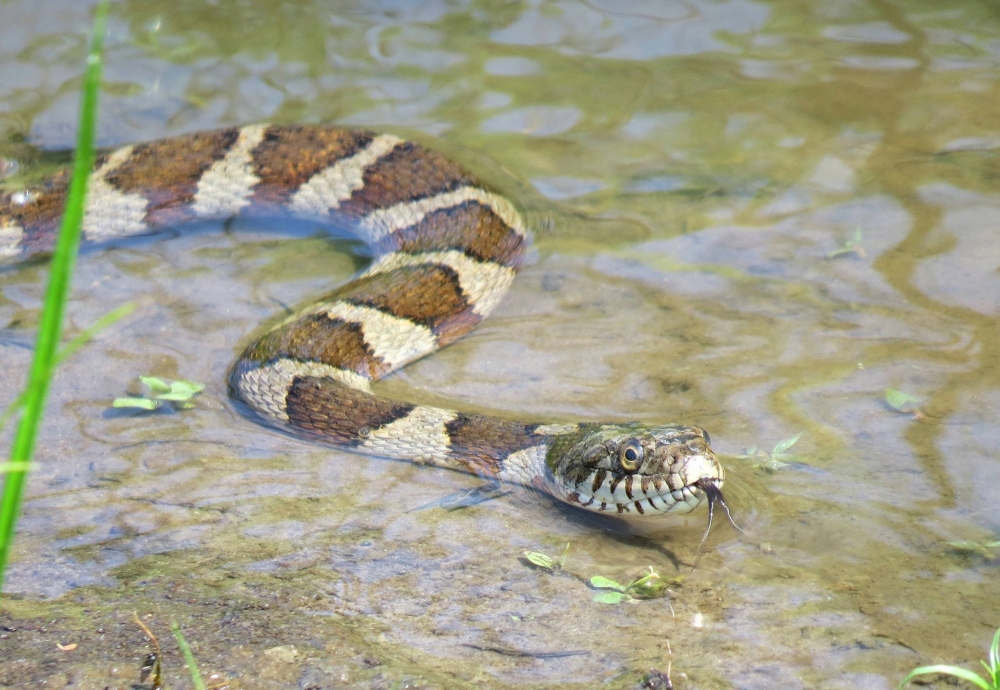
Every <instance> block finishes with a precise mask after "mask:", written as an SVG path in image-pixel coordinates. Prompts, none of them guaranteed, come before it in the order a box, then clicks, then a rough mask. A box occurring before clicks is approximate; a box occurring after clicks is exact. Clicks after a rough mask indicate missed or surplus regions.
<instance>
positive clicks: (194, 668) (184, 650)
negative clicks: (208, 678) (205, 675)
mask: <svg viewBox="0 0 1000 690" xmlns="http://www.w3.org/2000/svg"><path fill="white" fill-rule="evenodd" d="M170 632H172V633H173V634H174V639H175V640H177V646H178V647H180V648H181V654H183V655H184V663H185V664H187V667H188V672H189V673H190V674H191V683H192V684H194V687H195V690H205V681H203V680H202V679H201V671H199V670H198V664H197V663H196V662H195V660H194V654H192V653H191V648H190V647H188V643H187V640H185V639H184V635H183V634H182V633H181V629H180V627H179V626H178V625H177V622H176V621H170Z"/></svg>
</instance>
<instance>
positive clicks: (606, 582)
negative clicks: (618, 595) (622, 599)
mask: <svg viewBox="0 0 1000 690" xmlns="http://www.w3.org/2000/svg"><path fill="white" fill-rule="evenodd" d="M590 585H591V586H592V587H597V588H598V589H617V590H618V591H619V592H624V591H625V588H624V587H623V586H622V585H620V584H618V583H617V582H615V581H614V580H612V579H610V578H607V577H603V576H601V575H594V576H593V577H592V578H590Z"/></svg>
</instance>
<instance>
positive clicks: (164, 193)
mask: <svg viewBox="0 0 1000 690" xmlns="http://www.w3.org/2000/svg"><path fill="white" fill-rule="evenodd" d="M238 137H239V130H238V129H236V128H229V129H221V130H217V131H214V132H198V133H196V134H186V135H183V136H179V137H174V138H171V139H163V140H161V141H153V142H150V143H148V144H138V145H136V146H135V147H133V149H132V155H131V156H129V158H128V160H126V161H125V162H124V163H123V164H122V165H121V166H119V167H118V169H117V170H113V171H111V172H110V173H109V174H108V175H106V176H105V178H104V179H105V180H106V181H107V182H108V183H109V184H110V185H112V186H113V187H115V188H116V189H118V190H119V191H122V192H125V193H127V194H140V195H142V196H144V197H145V198H146V199H148V200H149V204H148V206H147V207H146V222H147V223H148V224H149V225H150V226H164V225H176V224H179V223H184V222H188V221H190V220H193V219H194V213H192V211H191V206H190V204H191V201H192V200H193V199H194V195H195V192H197V191H198V181H199V180H200V179H201V177H202V175H204V173H205V171H206V170H208V169H209V168H210V167H212V164H213V163H215V162H216V161H218V160H220V159H221V158H224V157H225V155H226V153H227V152H228V151H229V149H230V148H231V147H232V145H233V144H234V143H236V139H237V138H238ZM98 167H100V164H98Z"/></svg>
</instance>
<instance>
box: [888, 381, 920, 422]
mask: <svg viewBox="0 0 1000 690" xmlns="http://www.w3.org/2000/svg"><path fill="white" fill-rule="evenodd" d="M923 402H924V400H923V398H920V397H917V396H916V395H911V394H909V393H905V392H903V391H901V390H896V389H895V388H886V389H885V404H886V405H888V406H889V407H891V408H892V409H894V410H895V411H896V412H903V413H905V414H912V415H913V418H914V419H923V418H924V413H923V412H922V411H921V410H920V405H921V404H922V403H923Z"/></svg>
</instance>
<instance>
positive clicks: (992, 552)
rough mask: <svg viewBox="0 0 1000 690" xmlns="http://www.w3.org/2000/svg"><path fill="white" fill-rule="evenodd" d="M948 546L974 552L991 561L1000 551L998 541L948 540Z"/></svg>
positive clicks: (999, 542)
mask: <svg viewBox="0 0 1000 690" xmlns="http://www.w3.org/2000/svg"><path fill="white" fill-rule="evenodd" d="M947 544H948V546H950V547H951V548H953V549H955V550H956V551H961V552H964V553H974V554H976V555H978V556H982V557H983V558H985V559H986V560H990V561H992V560H993V559H994V558H997V557H998V552H1000V541H996V540H991V541H986V540H984V541H949V542H947Z"/></svg>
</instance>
